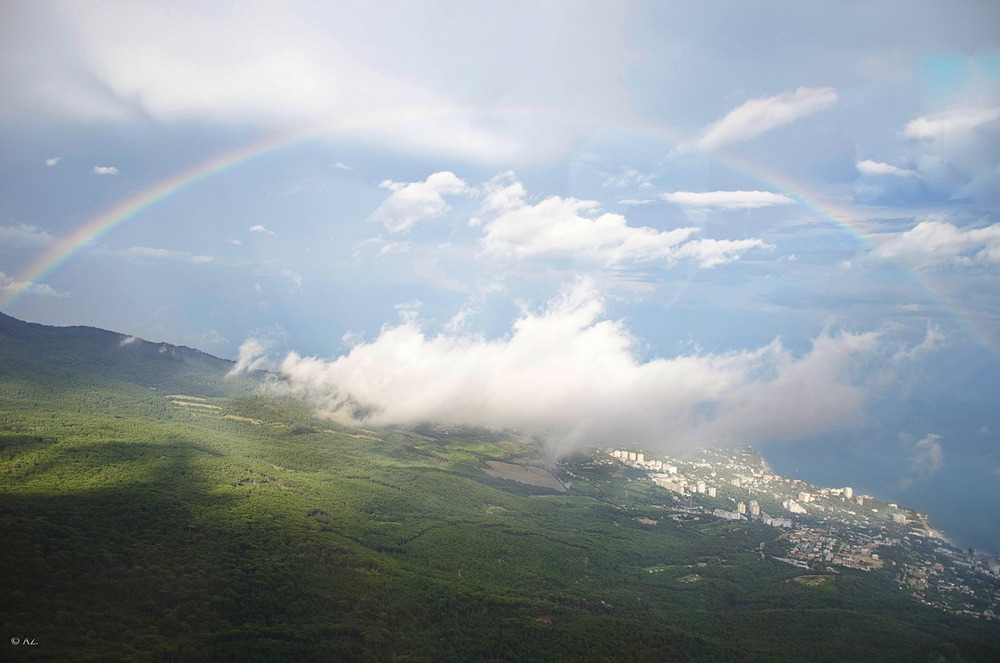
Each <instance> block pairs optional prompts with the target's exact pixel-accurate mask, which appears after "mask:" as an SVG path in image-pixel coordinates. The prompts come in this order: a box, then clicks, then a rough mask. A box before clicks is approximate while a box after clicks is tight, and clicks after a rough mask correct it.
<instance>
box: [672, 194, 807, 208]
mask: <svg viewBox="0 0 1000 663" xmlns="http://www.w3.org/2000/svg"><path fill="white" fill-rule="evenodd" d="M660 198H662V199H663V200H665V201H667V202H669V203H675V204H677V205H684V206H688V207H715V208H719V209H756V208H759V207H770V206H771V205H791V204H793V203H794V202H795V200H794V199H793V198H790V197H788V196H785V195H783V194H780V193H773V192H771V191H704V192H694V191H673V192H670V193H664V194H660Z"/></svg>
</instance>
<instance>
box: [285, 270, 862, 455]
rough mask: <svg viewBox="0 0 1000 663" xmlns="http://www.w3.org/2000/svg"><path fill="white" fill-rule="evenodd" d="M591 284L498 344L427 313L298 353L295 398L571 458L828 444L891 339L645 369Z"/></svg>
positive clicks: (823, 341)
mask: <svg viewBox="0 0 1000 663" xmlns="http://www.w3.org/2000/svg"><path fill="white" fill-rule="evenodd" d="M637 345H638V343H637V341H636V340H635V339H634V338H633V337H632V336H631V334H630V333H629V331H628V329H627V328H626V327H625V325H624V324H623V323H622V322H621V321H615V320H609V319H607V317H606V316H605V313H604V302H603V300H602V298H601V297H600V296H599V294H598V292H597V291H596V289H595V287H594V285H593V283H592V282H590V281H587V280H580V281H578V282H577V283H575V284H574V285H573V286H572V287H570V288H567V289H566V290H565V291H564V292H563V293H562V294H561V295H560V296H559V297H557V298H556V299H554V300H553V301H551V302H550V303H549V304H548V305H547V306H545V307H544V308H543V309H542V310H541V311H540V312H532V311H526V312H524V313H523V314H522V315H521V316H520V317H519V319H517V321H516V322H515V323H514V324H513V327H512V329H511V330H510V332H509V333H508V334H507V335H505V336H503V337H501V338H497V339H493V340H490V339H486V338H483V337H482V336H479V335H475V334H463V333H461V332H458V331H456V330H455V328H454V327H451V328H448V329H446V330H445V331H444V332H442V333H440V334H437V335H430V334H428V333H426V332H425V331H424V330H423V329H422V328H421V325H420V321H419V319H418V317H417V316H416V315H412V314H411V315H409V316H405V317H404V318H403V320H402V321H401V322H400V323H399V324H397V325H394V326H386V327H384V328H383V329H382V331H381V333H380V334H379V336H378V338H376V339H375V340H373V341H371V342H367V343H362V342H359V343H356V344H354V345H353V346H352V347H351V348H350V351H349V352H348V353H347V354H346V355H343V356H340V357H339V358H337V359H335V360H333V361H327V360H323V359H318V358H312V357H303V356H300V355H299V354H297V353H294V352H293V353H290V354H289V355H288V356H287V357H286V358H285V359H284V361H283V362H282V364H281V371H282V373H283V374H284V376H285V377H286V379H287V384H288V388H289V389H290V390H291V392H292V393H294V394H296V395H298V396H300V397H304V398H306V399H308V400H309V401H310V402H312V403H313V404H314V405H315V406H316V407H317V408H319V409H321V410H322V411H324V412H327V413H335V414H337V415H340V416H347V417H349V418H351V419H353V420H354V421H356V422H359V423H362V424H366V425H379V426H385V425H396V426H411V425H417V424H420V423H424V422H437V423H444V424H452V425H468V426H487V427H498V428H515V429H518V430H521V431H523V432H529V433H536V434H539V435H542V436H544V437H545V438H546V439H548V440H550V441H551V442H552V444H553V447H552V450H553V452H554V453H557V454H558V453H562V452H565V451H567V450H569V449H570V448H573V447H575V446H576V445H579V444H611V443H613V442H614V441H615V440H622V439H628V440H632V441H633V442H634V443H636V444H639V445H640V446H645V447H647V448H660V449H668V448H676V447H680V446H685V445H694V444H711V443H714V442H719V441H723V440H741V441H752V440H759V439H765V438H768V439H770V438H794V437H798V436H806V435H812V434H816V433H819V432H822V431H828V430H831V429H836V428H839V427H843V426H850V425H851V424H852V423H853V422H856V421H858V419H859V417H860V415H861V413H862V408H863V405H864V403H865V400H866V394H867V384H866V383H865V382H864V381H862V380H859V379H858V378H857V372H856V371H855V370H854V369H857V368H858V366H859V365H860V364H861V363H864V362H866V361H868V360H869V359H871V357H872V356H873V355H875V354H877V353H878V352H879V351H880V347H881V345H882V344H881V335H880V334H879V333H876V332H870V333H861V334H854V333H847V332H841V333H823V334H821V335H819V336H818V337H817V338H815V339H814V340H813V343H812V348H811V349H810V350H809V351H808V352H806V353H804V354H801V355H795V354H793V353H792V352H790V351H789V350H788V349H786V348H785V347H784V346H783V345H782V344H781V342H780V341H778V340H775V341H773V342H772V343H770V344H768V345H766V346H764V347H760V348H755V349H749V350H742V351H735V352H729V353H725V354H707V353H695V354H690V355H683V356H675V357H669V358H655V359H650V360H648V361H642V360H640V358H639V356H638V352H637Z"/></svg>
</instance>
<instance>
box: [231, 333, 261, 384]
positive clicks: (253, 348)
mask: <svg viewBox="0 0 1000 663" xmlns="http://www.w3.org/2000/svg"><path fill="white" fill-rule="evenodd" d="M270 348H271V344H270V343H269V342H267V341H266V340H261V339H257V338H248V339H247V340H245V341H243V342H242V343H240V349H239V357H238V358H237V360H236V365H235V366H233V367H232V369H230V371H229V375H230V376H233V375H239V374H240V373H249V372H251V371H256V370H258V369H261V368H263V367H264V366H265V364H267V351H268V350H269V349H270Z"/></svg>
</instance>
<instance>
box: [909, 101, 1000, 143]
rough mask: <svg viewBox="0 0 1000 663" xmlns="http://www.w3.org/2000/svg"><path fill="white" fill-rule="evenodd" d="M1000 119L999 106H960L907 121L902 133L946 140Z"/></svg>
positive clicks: (925, 138)
mask: <svg viewBox="0 0 1000 663" xmlns="http://www.w3.org/2000/svg"><path fill="white" fill-rule="evenodd" d="M998 119H1000V108H985V109H983V108H975V109H968V108H960V109H953V110H949V111H946V112H944V113H937V114H935V115H925V116H922V117H918V118H915V119H913V120H911V121H910V122H908V123H907V125H906V128H905V129H904V130H903V134H904V135H905V136H906V137H907V138H918V139H921V140H947V139H949V138H958V137H962V136H964V135H965V134H968V133H969V132H970V131H972V130H973V129H975V128H976V127H979V126H981V125H983V124H986V123H988V122H992V121H996V120H998Z"/></svg>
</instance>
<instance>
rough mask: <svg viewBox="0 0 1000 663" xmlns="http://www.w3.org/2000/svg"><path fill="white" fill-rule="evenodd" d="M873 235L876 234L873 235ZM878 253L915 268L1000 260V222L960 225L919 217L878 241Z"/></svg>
mask: <svg viewBox="0 0 1000 663" xmlns="http://www.w3.org/2000/svg"><path fill="white" fill-rule="evenodd" d="M876 237H877V236H876ZM877 251H878V254H879V255H880V256H882V257H884V258H890V259H893V260H900V261H902V262H905V263H907V264H910V265H912V266H914V267H916V268H918V269H930V268H933V267H940V266H945V265H987V264H997V263H1000V224H993V225H990V226H985V227H983V228H960V227H958V226H956V225H954V224H952V223H949V222H947V221H938V220H928V221H921V222H920V223H918V224H917V225H916V226H914V227H913V228H912V229H910V230H907V231H906V232H903V233H900V234H898V235H895V236H892V237H890V238H889V239H886V240H884V241H882V243H881V244H880V245H879V246H878V249H877Z"/></svg>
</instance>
